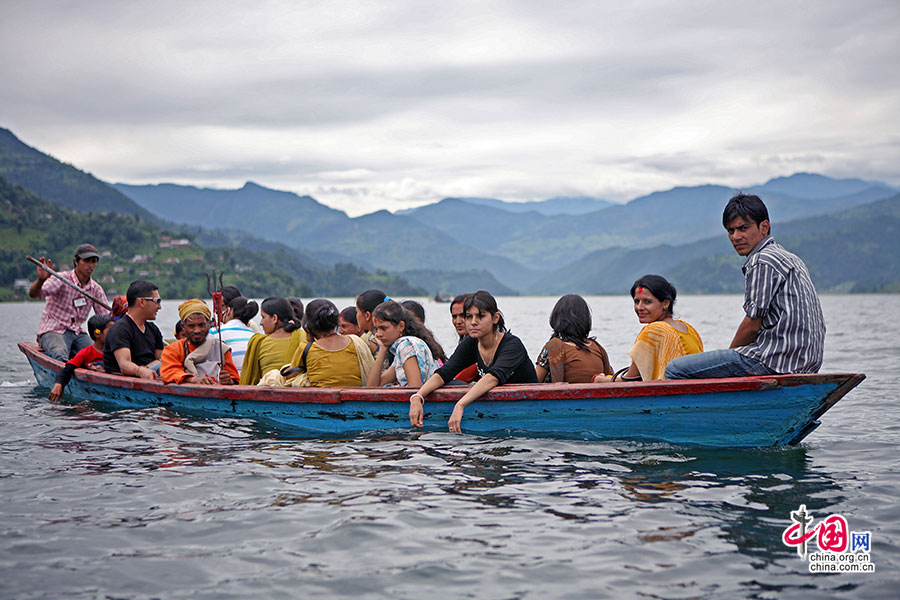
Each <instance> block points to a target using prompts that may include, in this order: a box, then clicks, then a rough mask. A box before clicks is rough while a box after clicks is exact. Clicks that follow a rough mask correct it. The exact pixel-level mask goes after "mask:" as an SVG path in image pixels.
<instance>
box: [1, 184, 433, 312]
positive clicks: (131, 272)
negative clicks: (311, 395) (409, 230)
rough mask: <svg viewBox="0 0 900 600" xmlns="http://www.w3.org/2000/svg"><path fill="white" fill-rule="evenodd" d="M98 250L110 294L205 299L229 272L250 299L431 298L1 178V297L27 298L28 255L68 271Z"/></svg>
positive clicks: (391, 281)
mask: <svg viewBox="0 0 900 600" xmlns="http://www.w3.org/2000/svg"><path fill="white" fill-rule="evenodd" d="M83 242H90V243H93V244H94V245H96V246H97V248H98V249H99V250H100V252H101V254H102V257H101V260H100V265H99V266H98V267H97V270H96V271H95V275H94V277H95V279H97V281H99V282H100V283H101V285H103V287H104V289H105V290H106V292H107V293H108V294H110V295H112V294H115V293H124V291H125V289H126V288H127V286H128V283H130V282H131V281H133V280H135V279H149V280H152V281H154V282H155V283H156V284H157V285H159V287H160V292H161V293H162V295H163V296H164V297H168V298H186V297H192V296H199V297H205V296H207V291H206V277H205V273H207V272H210V271H212V270H213V269H216V270H218V271H224V272H225V278H224V279H225V283H226V284H231V285H236V286H238V287H239V288H240V289H241V291H242V292H243V293H244V294H246V295H247V296H250V297H257V298H258V297H264V296H269V295H283V296H290V295H294V296H301V297H305V298H308V297H311V296H352V295H356V294H358V293H359V292H360V291H362V290H365V289H368V288H372V287H378V288H381V289H385V290H390V293H391V294H396V295H398V296H400V295H407V296H412V295H425V294H427V292H426V290H424V289H422V288H420V287H417V286H414V285H412V284H410V283H409V282H407V281H406V280H405V279H403V278H402V277H397V276H393V275H389V274H388V273H384V272H376V273H374V274H372V273H368V272H366V271H364V270H363V269H361V268H360V267H357V266H355V265H350V264H336V265H334V266H332V267H331V268H329V269H318V268H315V267H311V266H308V265H306V264H304V262H303V261H301V260H298V258H297V256H296V255H294V254H293V253H292V252H291V251H289V250H288V249H275V250H267V251H254V250H248V249H245V248H203V247H201V246H199V245H198V244H197V243H196V242H195V240H194V239H193V238H192V237H191V236H186V235H184V234H183V233H180V232H176V231H170V230H166V229H162V228H160V227H158V226H156V225H155V224H153V223H148V222H146V221H144V220H142V219H141V218H139V217H137V216H134V215H122V214H116V213H79V212H76V211H73V210H69V209H66V208H62V207H60V206H58V205H57V204H54V203H51V202H48V201H47V200H45V199H43V198H40V197H39V196H36V195H35V194H33V193H31V192H29V191H27V190H25V189H24V188H22V187H21V186H18V185H15V184H13V183H11V182H9V181H7V180H6V179H5V178H2V177H0V258H2V259H3V260H2V266H0V300H12V299H23V298H25V296H27V285H24V286H22V285H20V286H19V287H18V288H15V286H14V284H15V282H16V280H21V281H25V282H27V283H30V282H31V281H33V280H34V277H35V267H34V266H32V265H31V264H30V263H28V262H26V261H25V260H24V257H25V255H26V254H32V255H35V256H41V255H45V256H48V257H51V258H52V259H53V261H54V262H55V263H56V265H57V266H58V267H59V269H60V270H64V269H66V268H68V265H69V264H71V260H72V259H71V256H72V252H73V251H74V249H75V247H76V246H77V245H78V244H80V243H83Z"/></svg>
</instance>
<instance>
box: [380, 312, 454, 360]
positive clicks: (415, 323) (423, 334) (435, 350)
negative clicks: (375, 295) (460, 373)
mask: <svg viewBox="0 0 900 600" xmlns="http://www.w3.org/2000/svg"><path fill="white" fill-rule="evenodd" d="M372 316H373V317H375V318H376V319H378V320H379V321H388V322H389V323H393V324H394V325H399V324H400V322H401V321H402V322H403V323H405V325H406V326H405V327H404V329H403V335H411V336H413V337H417V338H419V339H420V340H422V341H423V342H425V344H426V345H427V346H428V349H429V350H431V355H432V356H434V358H436V359H438V360H441V361H443V362H446V361H447V355H446V354H444V349H443V348H442V347H441V345H440V344H439V343H438V342H437V340H436V339H434V334H432V333H431V330H429V329H428V328H427V327H425V324H424V323H422V321H420V320H419V317H417V316H416V315H414V314H413V313H411V312H410V311H408V310H406V309H405V308H403V306H401V305H400V303H399V302H395V301H393V300H388V301H387V302H382V303H381V304H379V305H378V306H376V307H375V310H374V311H372Z"/></svg>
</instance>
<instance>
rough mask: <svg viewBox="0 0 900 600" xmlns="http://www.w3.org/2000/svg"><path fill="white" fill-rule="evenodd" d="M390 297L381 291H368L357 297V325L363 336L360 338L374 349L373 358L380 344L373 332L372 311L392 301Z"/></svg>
mask: <svg viewBox="0 0 900 600" xmlns="http://www.w3.org/2000/svg"><path fill="white" fill-rule="evenodd" d="M390 299H391V298H390V296H388V295H387V294H385V293H384V292H382V291H381V290H366V291H365V292H363V293H362V294H360V295H359V296H357V297H356V324H357V325H358V326H359V329H360V331H362V334H361V335H360V336H359V337H360V338H362V340H363V341H364V342H366V343H367V344H369V347H370V348H371V349H372V356H373V357H374V356H375V353H376V352H378V342H376V341H375V333H374V332H373V331H372V311H373V310H375V307H376V306H378V305H379V304H381V303H382V302H387V301H388V300H390Z"/></svg>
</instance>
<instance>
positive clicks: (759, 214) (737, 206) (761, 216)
mask: <svg viewBox="0 0 900 600" xmlns="http://www.w3.org/2000/svg"><path fill="white" fill-rule="evenodd" d="M738 217H740V218H742V219H745V220H747V221H752V222H754V223H756V225H757V226H758V225H759V224H760V223H762V222H763V221H768V220H769V209H768V208H766V205H765V203H764V202H763V201H762V200H760V198H759V196H754V195H751V194H735V195H734V196H732V197H731V200H729V201H728V204H726V205H725V210H724V211H722V226H723V227H728V224H729V223H731V222H732V221H734V220H735V219H737V218H738ZM769 231H770V232H771V231H772V222H771V221H769Z"/></svg>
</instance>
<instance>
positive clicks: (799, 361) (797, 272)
mask: <svg viewBox="0 0 900 600" xmlns="http://www.w3.org/2000/svg"><path fill="white" fill-rule="evenodd" d="M742 270H743V272H744V277H745V278H746V280H745V283H744V311H745V312H746V313H747V316H748V317H750V318H751V319H757V318H761V319H762V328H761V329H760V330H759V333H758V334H757V336H756V339H755V340H754V341H753V343H752V344H749V345H747V346H741V347H740V348H735V350H736V351H737V352H739V353H740V354H743V355H744V356H749V357H750V358H755V359H757V360H758V361H760V362H761V363H763V364H764V365H766V366H767V367H769V368H770V369H772V370H773V371H775V372H777V373H816V372H818V370H819V367H821V366H822V354H823V352H824V349H825V317H824V316H823V315H822V306H821V304H819V296H818V295H817V294H816V288H815V286H813V283H812V279H810V277H809V271H808V270H807V269H806V265H805V264H804V263H803V261H802V260H800V258H799V257H798V256H797V255H795V254H792V253H790V252H788V251H787V250H785V249H784V248H783V247H782V246H780V245H779V244H776V243H775V238H773V237H772V236H766V237H765V238H763V239H762V240H761V241H760V242H759V243H758V244H757V245H756V248H754V249H753V251H752V252H751V253H750V255H749V256H747V260H746V261H745V262H744V266H743V269H742Z"/></svg>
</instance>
